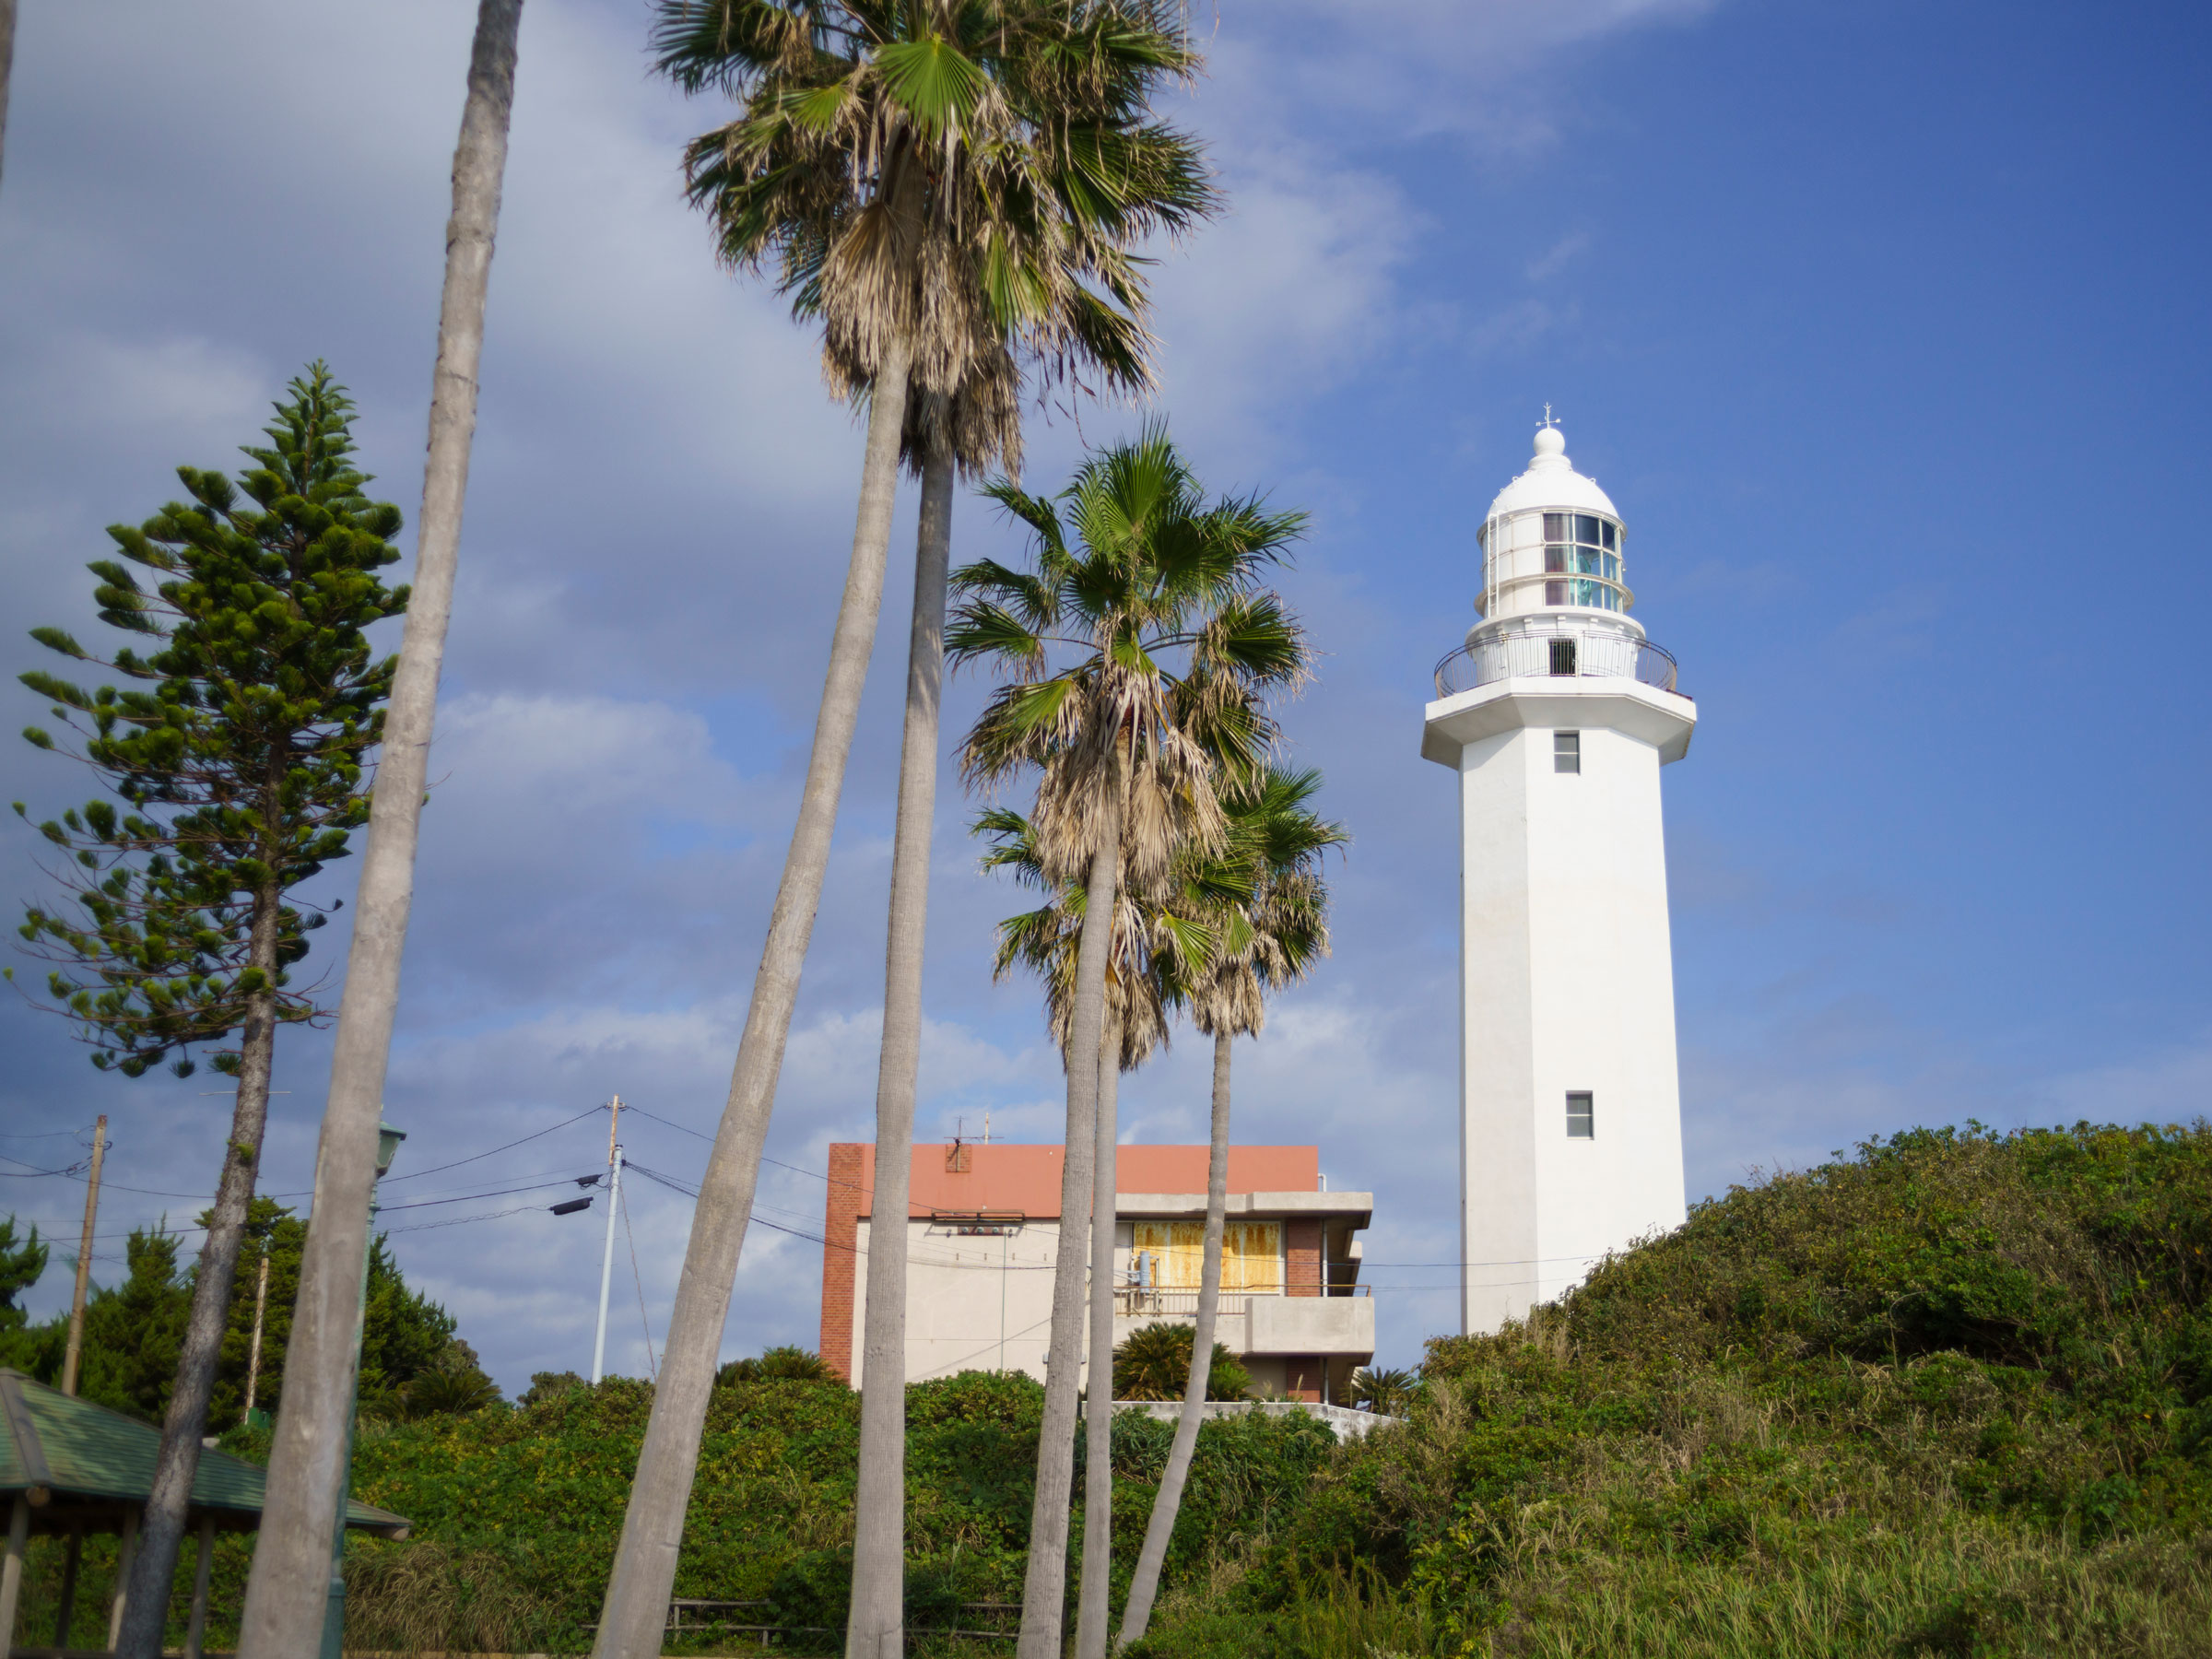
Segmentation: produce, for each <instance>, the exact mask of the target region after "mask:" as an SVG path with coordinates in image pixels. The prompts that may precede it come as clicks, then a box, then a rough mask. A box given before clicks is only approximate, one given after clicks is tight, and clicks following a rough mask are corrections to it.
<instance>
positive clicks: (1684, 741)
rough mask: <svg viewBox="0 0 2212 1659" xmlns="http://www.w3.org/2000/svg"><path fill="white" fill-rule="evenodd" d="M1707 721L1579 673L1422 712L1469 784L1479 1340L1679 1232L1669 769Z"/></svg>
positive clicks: (1500, 683)
mask: <svg viewBox="0 0 2212 1659" xmlns="http://www.w3.org/2000/svg"><path fill="white" fill-rule="evenodd" d="M1696 719H1697V715H1696V709H1695V705H1693V704H1692V703H1691V702H1690V701H1689V700H1688V698H1685V697H1681V696H1678V695H1677V694H1676V693H1674V692H1672V691H1666V690H1661V689H1658V688H1654V687H1652V686H1648V685H1644V684H1641V683H1640V682H1638V681H1637V680H1634V679H1630V678H1626V677H1615V676H1602V677H1601V676H1596V675H1590V674H1588V673H1587V671H1586V670H1585V672H1584V673H1583V674H1582V675H1577V674H1573V673H1569V674H1567V675H1563V676H1559V677H1545V676H1543V675H1540V674H1539V675H1530V676H1524V677H1511V678H1504V679H1500V680H1497V681H1495V682H1493V683H1492V684H1489V685H1486V686H1483V687H1480V688H1477V689H1475V690H1471V691H1465V692H1462V693H1460V694H1458V695H1456V696H1452V697H1447V698H1444V699H1442V700H1440V701H1437V702H1433V703H1430V705H1429V708H1428V711H1427V726H1426V730H1425V732H1424V734H1423V737H1422V745H1421V752H1422V754H1423V755H1424V756H1426V757H1427V758H1428V759H1430V760H1434V761H1437V762H1439V763H1441V764H1442V765H1445V766H1450V767H1453V768H1454V769H1456V770H1457V771H1458V772H1459V776H1460V823H1461V837H1462V846H1461V863H1460V869H1461V930H1462V949H1461V986H1460V1000H1461V1020H1462V1024H1461V1031H1462V1046H1461V1090H1462V1092H1461V1101H1460V1108H1461V1112H1460V1124H1461V1132H1460V1147H1459V1156H1460V1169H1461V1216H1460V1232H1461V1255H1460V1260H1461V1261H1462V1262H1463V1263H1464V1264H1465V1267H1464V1268H1463V1270H1462V1275H1463V1277H1462V1287H1463V1288H1462V1308H1461V1313H1462V1318H1463V1321H1464V1326H1465V1330H1466V1331H1467V1332H1469V1333H1471V1334H1472V1333H1487V1332H1492V1331H1496V1330H1497V1329H1498V1328H1499V1327H1500V1325H1502V1324H1504V1323H1505V1322H1506V1321H1507V1320H1510V1319H1518V1318H1522V1317H1524V1316H1525V1314H1526V1313H1527V1312H1528V1310H1529V1308H1530V1307H1531V1306H1532V1305H1534V1304H1535V1303H1538V1302H1543V1301H1548V1300H1553V1299H1555V1298H1557V1297H1559V1295H1560V1294H1562V1293H1563V1292H1565V1291H1566V1290H1567V1289H1569V1288H1571V1287H1572V1286H1573V1285H1575V1284H1577V1283H1579V1282H1580V1281H1581V1280H1582V1278H1583V1277H1584V1276H1585V1275H1586V1274H1587V1273H1588V1272H1589V1270H1590V1269H1591V1268H1592V1267H1593V1266H1594V1265H1596V1263H1597V1262H1598V1261H1599V1260H1601V1259H1602V1258H1603V1257H1604V1256H1605V1255H1606V1253H1607V1252H1610V1251H1618V1250H1620V1249H1623V1248H1625V1247H1627V1246H1628V1245H1630V1244H1631V1243H1633V1242H1635V1241H1637V1240H1639V1239H1641V1238H1643V1237H1645V1236H1648V1235H1650V1234H1652V1233H1653V1232H1660V1231H1665V1230H1669V1229H1672V1228H1674V1227H1677V1226H1679V1225H1680V1224H1681V1222H1682V1219H1683V1216H1684V1187H1683V1173H1682V1114H1681V1099H1680V1088H1679V1084H1678V1082H1677V1069H1676V1056H1675V994H1674V967H1673V961H1672V953H1671V947H1670V942H1669V935H1668V924H1667V904H1666V855H1665V832H1664V830H1663V828H1662V824H1661V819H1660V809H1659V769H1660V767H1661V766H1662V765H1664V764H1665V763H1666V762H1668V761H1671V760H1677V759H1681V757H1682V756H1683V755H1684V754H1685V753H1687V752H1688V747H1689V737H1690V732H1691V729H1692V727H1693V726H1694V724H1695V723H1696Z"/></svg>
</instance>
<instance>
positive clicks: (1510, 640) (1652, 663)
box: [1436, 633, 1676, 698]
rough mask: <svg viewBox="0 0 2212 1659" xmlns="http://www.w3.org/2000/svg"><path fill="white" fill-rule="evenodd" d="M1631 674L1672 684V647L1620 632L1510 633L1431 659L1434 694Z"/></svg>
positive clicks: (1657, 685)
mask: <svg viewBox="0 0 2212 1659" xmlns="http://www.w3.org/2000/svg"><path fill="white" fill-rule="evenodd" d="M1570 677H1571V678H1583V679H1632V680H1635V681H1636V682H1637V683H1638V684H1640V685H1645V686H1650V687H1652V688H1653V689H1654V690H1659V691H1672V690H1674V689H1675V688H1676V687H1675V677H1676V666H1675V658H1674V653H1671V652H1669V651H1668V650H1667V649H1666V648H1665V646H1664V645H1654V644H1653V643H1652V641H1649V640H1639V639H1632V638H1630V637H1628V636H1627V635H1623V634H1567V633H1516V634H1506V635H1502V636H1493V637H1491V638H1489V639H1487V640H1482V641H1477V643H1475V644H1472V645H1462V646H1461V647H1460V648H1459V649H1458V650H1457V651H1453V652H1450V653H1446V654H1445V655H1444V657H1443V658H1442V659H1441V661H1440V662H1439V663H1438V664H1437V665H1436V694H1437V696H1438V697H1440V698H1443V697H1456V696H1457V695H1459V693H1461V692H1462V691H1473V690H1476V689H1477V688H1480V687H1483V686H1489V685H1495V684H1496V683H1497V682H1498V681H1500V680H1507V679H1554V678H1570Z"/></svg>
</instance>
